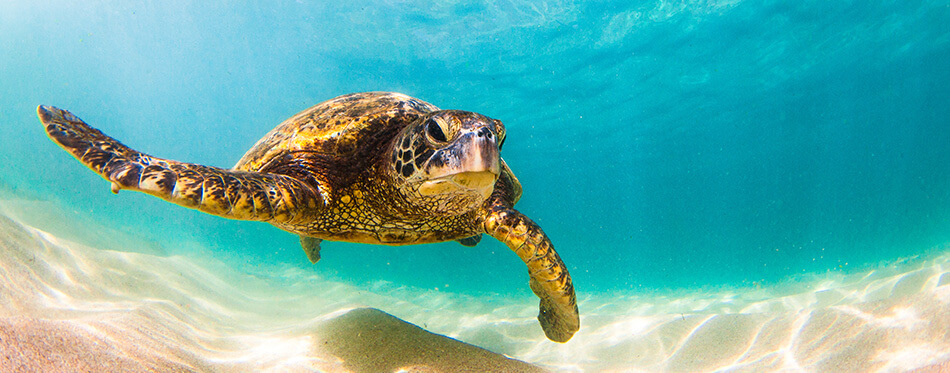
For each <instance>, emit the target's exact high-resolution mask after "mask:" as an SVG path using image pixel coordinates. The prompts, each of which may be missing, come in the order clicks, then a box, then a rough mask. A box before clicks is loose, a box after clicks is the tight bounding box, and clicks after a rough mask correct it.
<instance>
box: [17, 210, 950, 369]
mask: <svg viewBox="0 0 950 373" xmlns="http://www.w3.org/2000/svg"><path fill="white" fill-rule="evenodd" d="M76 225H77V226H81V225H82V224H79V223H78V222H77V223H76ZM93 229H102V228H93ZM103 234H106V232H103ZM111 244H113V245H115V246H123V245H132V243H129V242H118V243H117V242H112V243H111ZM129 249H130V250H135V249H136V248H135V247H129ZM0 250H2V254H3V255H0V299H2V300H3V302H2V303H0V355H2V356H3V358H0V371H11V370H16V369H17V368H32V370H46V371H60V370H81V371H118V370H121V371H145V370H149V369H155V370H159V371H193V370H197V371H259V370H271V371H312V370H321V371H374V370H393V369H396V370H398V369H405V370H411V369H410V368H413V369H417V371H439V370H440V367H441V370H443V371H445V370H450V369H446V367H449V366H453V364H455V365H456V366H461V364H476V365H477V364H482V365H485V364H496V363H497V364H501V365H495V366H493V367H494V368H493V369H494V370H496V371H504V370H505V369H510V370H515V369H518V370H523V371H531V370H534V369H535V368H532V367H529V366H527V365H524V364H520V363H518V362H516V361H513V360H505V359H502V360H498V359H497V357H498V355H494V357H489V358H487V360H479V359H480V356H481V357H485V356H488V355H491V354H487V351H484V350H479V349H476V348H475V347H472V346H457V345H451V344H447V342H446V341H444V340H440V339H439V338H441V337H439V336H433V335H431V334H428V333H425V332H424V331H422V330H421V329H418V328H415V327H413V326H411V325H403V324H402V323H401V321H398V319H395V318H393V317H390V316H389V315H386V314H382V313H372V312H371V313H362V314H361V313H350V314H347V312H348V311H350V310H352V309H353V308H356V307H375V308H378V309H381V310H383V311H385V312H387V313H391V314H392V315H395V316H396V317H399V318H402V319H405V320H407V321H409V322H412V323H414V324H416V325H419V326H421V327H425V328H426V329H427V330H430V331H432V332H435V333H440V334H444V335H447V336H449V337H452V338H456V339H459V340H462V341H464V342H468V343H472V344H474V345H477V346H481V347H484V348H487V349H488V350H491V351H494V352H497V353H503V354H507V355H509V356H513V357H515V358H518V359H522V360H525V361H527V362H530V363H532V364H536V365H538V366H542V367H545V368H548V369H551V370H554V371H585V372H590V371H670V372H694V371H715V370H730V371H732V370H735V371H828V372H848V371H853V372H864V371H905V370H912V369H921V371H941V370H946V369H948V368H950V363H948V362H950V254H944V255H942V256H939V257H936V258H933V259H929V260H926V261H924V260H918V261H916V262H915V264H907V263H904V264H900V265H892V266H882V269H881V270H877V271H872V272H870V273H865V274H859V275H848V276H841V275H834V274H829V275H825V276H823V278H814V279H809V280H803V281H799V282H798V283H795V284H789V285H787V286H784V287H782V288H772V289H734V290H724V289H718V290H713V291H706V292H692V293H684V294H681V295H675V296H674V295H667V296H660V295H651V296H633V295H630V294H619V295H589V294H587V295H585V294H584V293H583V290H582V289H581V290H580V293H579V294H580V295H581V302H580V308H581V314H582V317H583V319H582V325H583V327H582V329H581V331H580V332H579V333H578V334H577V335H576V336H575V337H574V339H572V340H571V341H570V342H569V343H567V344H556V343H551V342H549V341H547V340H546V339H545V338H544V337H543V334H542V333H541V331H540V328H538V327H537V321H536V320H535V319H534V317H535V314H536V312H537V308H536V307H537V304H536V301H535V299H534V298H525V299H520V298H518V299H501V298H499V297H487V296H486V297H478V298H476V297H470V296H464V295H459V294H452V293H445V292H433V291H429V290H423V289H411V288H405V287H400V286H396V285H393V284H377V285H375V286H370V287H369V288H358V287H354V286H351V285H347V284H343V283H338V282H333V281H328V280H326V279H322V278H320V277H319V276H318V275H316V274H315V273H318V271H314V272H304V271H300V270H295V269H274V270H270V271H267V272H268V273H267V275H256V276H252V275H247V274H245V272H244V271H241V270H238V269H236V268H233V267H229V266H227V265H225V264H222V263H221V262H219V261H215V260H213V259H210V258H203V257H201V256H200V255H197V254H196V255H195V256H194V257H192V256H188V257H183V256H171V257H166V256H161V255H154V254H149V253H134V252H120V251H111V250H101V249H94V248H90V247H86V246H84V245H80V244H76V243H71V242H67V241H64V240H62V239H60V238H57V237H55V236H53V235H51V234H49V233H45V232H44V231H41V230H37V229H34V228H30V227H28V226H25V225H22V224H20V223H17V222H15V221H13V220H10V219H8V218H6V217H3V216H2V215H0ZM138 251H147V250H138ZM344 314H345V315H344ZM341 315H344V316H342V317H341ZM354 315H356V316H354ZM359 315H362V316H359ZM357 316H358V317H357ZM341 320H343V321H341ZM367 328H368V329H367ZM381 331H383V333H382V334H380V332H381ZM374 333H375V334H374ZM354 335H356V336H360V337H363V336H366V338H363V339H362V343H361V342H360V340H356V339H354V338H353V336H354ZM370 336H371V337H370ZM379 341H396V342H395V343H391V344H390V345H389V349H388V350H386V349H383V348H381V347H380V342H379ZM447 346H449V347H447ZM374 348H375V350H374ZM433 351H435V352H437V353H433ZM453 354H454V355H453ZM411 356H423V357H425V356H428V357H429V358H432V357H441V358H442V360H440V361H439V362H436V360H433V359H429V360H426V361H427V364H428V365H426V364H419V363H418V362H419V361H421V360H413V359H411V358H408V357H411ZM492 359H494V360H492ZM24 364H26V365H24ZM30 364H32V365H30ZM439 364H442V365H439ZM67 368H68V369H67Z"/></svg>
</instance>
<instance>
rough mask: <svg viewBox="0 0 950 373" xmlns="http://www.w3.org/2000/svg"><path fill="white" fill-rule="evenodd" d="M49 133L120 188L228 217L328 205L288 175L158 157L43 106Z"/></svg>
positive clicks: (287, 214)
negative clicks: (225, 167)
mask: <svg viewBox="0 0 950 373" xmlns="http://www.w3.org/2000/svg"><path fill="white" fill-rule="evenodd" d="M36 111H37V115H39V117H40V121H42V122H43V125H44V126H46V133H47V134H48V135H49V137H50V138H51V139H52V140H53V141H55V142H56V143H57V144H59V145H60V146H62V147H63V148H64V149H66V151H68V152H69V153H70V154H72V155H73V156H74V157H76V159H78V160H79V161H80V162H82V163H83V164H85V165H86V166H88V167H89V168H91V169H92V170H93V171H96V172H97V173H98V174H99V175H101V176H102V177H103V178H105V179H106V180H109V181H110V182H112V192H113V193H118V192H119V190H121V189H129V190H137V191H141V192H145V193H148V194H151V195H154V196H157V197H159V198H162V199H164V200H166V201H169V202H172V203H176V204H179V205H182V206H185V207H189V208H194V209H198V210H200V211H203V212H206V213H209V214H213V215H219V216H222V217H226V218H230V219H241V220H259V221H268V222H275V223H285V222H293V221H297V220H301V219H306V218H307V216H306V215H311V214H312V213H313V212H314V211H315V210H317V209H319V208H320V207H322V206H323V205H324V199H323V198H322V196H321V195H320V194H319V192H318V191H317V189H316V186H311V185H308V184H307V183H304V182H303V181H300V180H298V179H295V178H292V177H290V176H286V175H278V174H268V173H258V172H246V171H232V170H226V169H221V168H217V167H210V166H202V165H197V164H190V163H181V162H175V161H170V160H165V159H160V158H155V157H152V156H149V155H147V154H144V153H141V152H138V151H135V150H132V149H130V148H129V147H127V146H125V145H122V144H121V143H119V142H118V141H116V140H115V139H113V138H111V137H109V136H106V135H105V134H103V133H102V132H100V131H99V130H97V129H95V128H92V127H90V126H89V125H87V124H86V123H85V122H83V121H82V120H81V119H79V118H77V117H76V116H74V115H72V113H70V112H68V111H65V110H60V109H57V108H54V107H51V106H42V105H41V106H39V107H38V108H37V109H36Z"/></svg>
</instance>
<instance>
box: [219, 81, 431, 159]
mask: <svg viewBox="0 0 950 373" xmlns="http://www.w3.org/2000/svg"><path fill="white" fill-rule="evenodd" d="M436 110H438V108H437V107H435V106H434V105H432V104H430V103H427V102H424V101H421V100H418V99H415V98H412V97H409V96H406V95H403V94H399V93H389V92H367V93H353V94H349V95H344V96H340V97H337V98H334V99H331V100H328V101H325V102H322V103H320V104H317V105H315V106H313V107H311V108H309V109H307V110H304V111H302V112H300V113H298V114H297V115H294V116H293V117H291V118H289V119H287V120H285V121H284V122H283V123H281V124H280V125H278V126H277V127H275V128H274V129H273V130H271V131H270V132H269V133H267V135H265V136H264V137H263V138H261V139H260V140H259V141H258V142H257V144H255V145H254V147H252V148H251V149H250V150H248V151H247V153H245V154H244V156H243V157H241V160H239V161H238V162H237V164H236V165H235V166H234V169H235V170H241V171H267V170H266V169H267V168H268V165H273V164H275V162H277V163H283V161H284V160H283V159H282V158H283V157H287V158H290V157H293V158H300V155H301V154H311V155H319V156H321V157H323V158H326V157H329V158H335V159H340V160H353V159H354V158H355V157H357V156H359V155H360V154H358V153H360V152H361V151H363V150H366V149H367V148H368V147H376V146H378V145H382V143H383V142H386V141H388V140H391V139H392V138H393V137H394V136H395V135H396V134H397V133H398V132H399V131H400V130H401V129H403V128H404V127H405V126H407V125H409V124H410V123H412V122H413V121H414V120H416V119H418V118H419V117H421V116H423V115H425V114H427V113H430V112H433V111H436ZM359 158H361V159H364V160H368V159H366V157H359Z"/></svg>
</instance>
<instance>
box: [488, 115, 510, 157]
mask: <svg viewBox="0 0 950 373" xmlns="http://www.w3.org/2000/svg"><path fill="white" fill-rule="evenodd" d="M492 121H493V122H495V132H496V133H498V136H497V137H498V150H499V151H500V150H501V146H502V145H505V139H507V138H508V136H506V135H507V133H505V125H503V124H501V121H500V120H498V119H492Z"/></svg>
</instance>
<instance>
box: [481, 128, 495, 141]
mask: <svg viewBox="0 0 950 373" xmlns="http://www.w3.org/2000/svg"><path fill="white" fill-rule="evenodd" d="M478 137H487V138H489V139H491V137H492V134H491V130H489V129H488V128H486V127H482V129H480V130H478Z"/></svg>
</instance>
